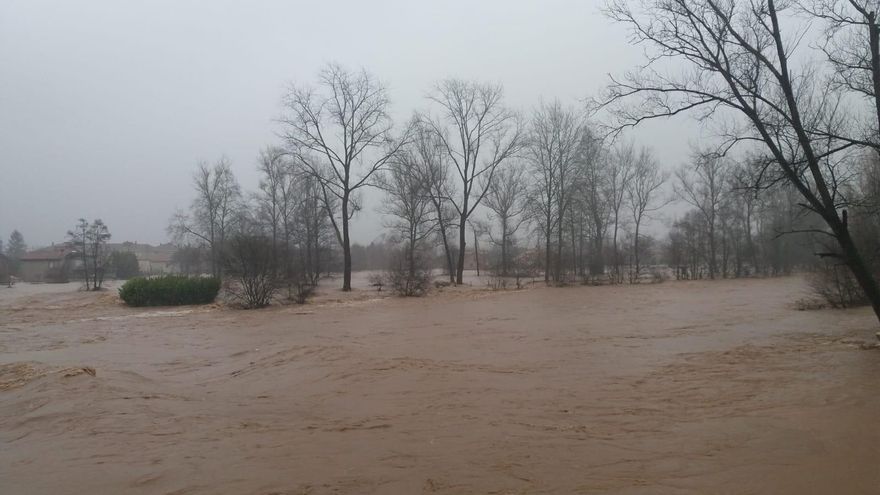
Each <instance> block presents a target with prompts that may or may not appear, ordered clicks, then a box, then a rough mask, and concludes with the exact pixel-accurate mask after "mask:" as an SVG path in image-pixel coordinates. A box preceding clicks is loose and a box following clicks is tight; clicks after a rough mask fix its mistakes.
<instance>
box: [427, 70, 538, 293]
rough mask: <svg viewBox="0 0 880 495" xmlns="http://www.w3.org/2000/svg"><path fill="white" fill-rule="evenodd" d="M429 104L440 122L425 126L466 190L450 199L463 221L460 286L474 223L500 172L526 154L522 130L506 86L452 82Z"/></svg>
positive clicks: (446, 82)
mask: <svg viewBox="0 0 880 495" xmlns="http://www.w3.org/2000/svg"><path fill="white" fill-rule="evenodd" d="M428 98H429V99H430V100H431V101H432V102H434V103H435V104H436V105H437V106H438V107H439V110H440V116H439V117H438V118H430V117H427V116H425V117H424V118H423V119H422V120H423V121H424V122H425V123H427V124H428V125H429V126H430V128H431V129H432V131H433V132H434V133H435V135H436V136H437V138H438V139H439V140H440V143H441V144H442V147H443V150H444V151H445V154H446V156H447V157H448V159H449V162H451V164H452V167H451V168H453V169H454V173H453V177H454V178H455V181H456V182H457V183H458V185H459V186H460V187H458V188H457V190H456V191H455V195H454V196H452V195H450V198H449V204H451V205H452V207H453V208H454V210H455V213H456V215H457V217H458V262H457V264H456V272H455V282H456V283H458V284H460V283H462V282H463V278H464V260H465V247H466V245H467V226H468V219H469V218H470V217H471V214H473V212H474V210H476V208H477V207H478V206H479V205H480V203H482V201H483V198H485V197H486V194H487V193H488V185H489V184H491V183H492V178H493V177H494V175H495V173H496V171H497V170H498V169H499V167H501V166H503V165H504V164H506V163H507V161H508V160H509V159H510V158H511V157H512V156H514V155H515V154H516V153H517V152H518V151H519V149H520V148H521V146H522V144H523V139H522V137H523V136H522V127H521V125H520V122H519V119H518V117H517V115H516V114H515V113H513V112H511V111H510V110H508V109H507V108H505V107H504V102H503V90H502V88H501V86H500V85H494V84H481V83H476V82H467V81H461V80H457V79H446V80H443V81H441V82H439V83H438V84H437V85H436V87H435V88H434V91H433V92H431V93H430V95H429V97H428Z"/></svg>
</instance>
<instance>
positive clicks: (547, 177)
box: [528, 101, 584, 282]
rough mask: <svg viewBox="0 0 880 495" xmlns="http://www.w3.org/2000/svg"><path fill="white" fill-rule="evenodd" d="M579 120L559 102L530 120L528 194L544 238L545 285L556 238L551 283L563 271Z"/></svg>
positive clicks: (544, 107) (545, 106) (580, 131)
mask: <svg viewBox="0 0 880 495" xmlns="http://www.w3.org/2000/svg"><path fill="white" fill-rule="evenodd" d="M583 130H584V124H583V119H582V118H581V116H580V115H579V114H578V113H577V112H576V111H574V110H572V109H566V108H564V107H563V106H562V105H561V104H560V103H559V101H554V102H553V103H552V104H541V105H540V106H539V107H538V108H537V109H536V110H535V111H534V114H533V116H532V122H531V129H530V139H529V147H528V156H529V161H530V163H531V175H532V183H533V184H534V186H533V189H532V191H531V194H530V198H531V204H532V209H533V215H534V217H535V218H536V220H538V225H539V227H540V229H541V230H542V231H543V234H544V281H545V282H549V281H550V274H551V268H550V265H551V263H550V258H551V253H552V246H551V245H552V240H553V236H554V234H555V235H556V266H555V270H554V275H553V276H554V279H555V280H557V281H558V280H559V278H560V276H561V270H562V267H561V265H562V236H563V225H564V221H565V213H566V211H568V210H569V206H570V203H571V201H572V199H573V197H574V194H573V192H572V187H574V186H575V185H576V184H578V181H579V177H578V175H577V174H578V171H579V168H578V163H577V151H578V145H579V144H580V140H581V138H582V135H583Z"/></svg>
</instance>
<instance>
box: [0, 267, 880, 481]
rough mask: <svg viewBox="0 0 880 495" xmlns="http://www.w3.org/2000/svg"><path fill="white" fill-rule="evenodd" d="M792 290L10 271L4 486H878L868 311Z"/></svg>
mask: <svg viewBox="0 0 880 495" xmlns="http://www.w3.org/2000/svg"><path fill="white" fill-rule="evenodd" d="M45 287H50V286H45ZM68 289H70V288H68ZM17 291H19V292H17ZM803 292H804V283H803V282H802V281H801V280H800V279H798V278H783V279H768V280H734V281H716V282H667V283H664V284H658V285H642V286H621V287H571V288H543V287H537V288H530V289H526V290H521V291H499V292H491V291H486V290H480V289H476V288H470V289H463V290H457V289H453V290H447V291H444V292H441V293H439V294H434V295H432V296H430V297H428V298H424V299H398V298H393V297H392V298H389V297H385V298H377V297H373V295H372V293H371V292H367V291H361V292H360V293H358V295H356V296H355V297H349V296H347V295H346V296H344V297H343V296H340V295H339V293H335V295H334V294H331V295H330V296H329V297H328V296H324V299H323V300H319V301H318V302H317V303H314V304H309V305H305V306H290V307H277V308H270V309H267V310H261V311H236V310H231V309H225V308H221V307H213V306H211V307H201V308H198V307H189V308H158V309H145V310H140V309H129V308H125V307H122V306H121V305H120V304H119V303H118V301H117V299H116V297H115V295H114V294H113V292H112V291H111V292H106V293H102V294H87V293H81V292H74V291H73V289H70V290H66V291H65V290H61V289H52V290H46V291H41V290H39V289H34V288H33V287H30V288H29V287H28V286H25V285H22V286H19V287H16V288H13V289H5V288H0V492H2V493H4V494H5V493H9V494H105V493H106V494H120V493H136V494H261V495H268V494H369V493H390V494H397V493H400V494H417V493H443V494H462V493H494V494H532V493H536V494H537V493H560V494H568V493H587V494H592V493H609V494H657V493H662V494H758V493H767V494H799V495H800V494H810V493H846V494H876V493H878V492H880V428H878V426H877V421H878V414H880V380H878V377H880V351H878V350H877V349H876V348H875V347H874V346H873V343H874V333H875V331H876V329H877V322H876V320H874V319H873V317H872V315H871V314H870V312H869V311H868V310H865V309H858V310H847V311H833V310H822V311H797V310H796V309H795V307H794V304H793V303H794V302H795V301H796V300H797V299H798V298H800V297H802V296H803V295H804V294H803ZM334 298H336V299H334Z"/></svg>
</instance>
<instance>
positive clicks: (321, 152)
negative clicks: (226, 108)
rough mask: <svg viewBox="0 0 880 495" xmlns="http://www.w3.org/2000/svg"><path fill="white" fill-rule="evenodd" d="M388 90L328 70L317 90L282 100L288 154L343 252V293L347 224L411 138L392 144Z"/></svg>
mask: <svg viewBox="0 0 880 495" xmlns="http://www.w3.org/2000/svg"><path fill="white" fill-rule="evenodd" d="M388 106H389V101H388V95H387V91H386V89H385V86H384V85H382V84H381V83H380V82H378V81H377V80H376V79H375V77H373V75H371V74H370V73H368V72H366V71H365V70H362V71H360V72H350V71H348V70H346V69H344V68H343V67H341V66H339V65H335V64H330V65H328V66H327V67H326V68H324V70H322V71H321V73H320V74H319V76H318V88H317V89H315V88H310V87H297V86H293V87H291V89H290V91H289V92H288V93H287V95H286V96H285V98H284V108H285V111H286V114H285V116H284V117H283V118H282V119H281V123H282V124H283V125H284V137H285V140H286V142H287V147H288V149H289V152H290V153H291V154H292V156H294V157H295V158H296V160H297V161H298V162H299V163H300V164H301V165H302V168H303V170H304V171H305V172H306V173H308V174H309V175H311V176H312V177H313V178H315V180H316V181H317V183H318V185H319V186H320V188H321V196H322V200H323V203H324V208H325V210H326V211H327V214H328V217H329V218H330V221H331V224H332V225H333V230H334V231H335V233H336V238H337V240H338V241H339V244H340V246H341V247H342V250H343V257H344V274H343V275H344V278H343V285H342V289H343V290H346V291H348V290H351V238H350V234H349V222H350V221H351V219H352V217H353V216H354V214H355V213H357V211H358V210H359V209H360V208H361V206H360V203H359V201H358V197H357V195H356V193H357V192H358V190H359V189H361V188H362V187H365V186H368V185H370V180H371V179H372V178H373V177H374V175H375V174H376V173H377V172H378V171H379V170H381V169H382V167H384V166H385V164H386V163H387V162H388V160H390V159H391V158H392V157H393V156H394V155H395V153H397V151H398V150H399V149H400V146H401V145H402V144H403V143H404V142H406V140H407V137H406V136H404V137H403V138H402V139H398V140H395V139H393V138H392V135H391V131H392V126H393V124H392V120H391V118H390V117H389V116H388Z"/></svg>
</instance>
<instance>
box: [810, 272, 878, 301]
mask: <svg viewBox="0 0 880 495" xmlns="http://www.w3.org/2000/svg"><path fill="white" fill-rule="evenodd" d="M810 288H811V289H812V291H813V294H814V295H815V296H817V297H818V298H819V299H820V300H822V301H825V303H826V304H827V305H828V306H830V307H832V308H852V307H855V306H864V305H866V304H868V299H867V298H866V297H865V293H864V292H863V291H862V289H861V287H859V284H858V282H856V279H855V277H853V275H852V273H850V271H849V268H847V267H846V266H843V265H836V264H831V263H829V264H826V265H825V266H823V267H821V268H820V269H819V270H818V271H817V272H816V273H814V274H812V276H811V277H810Z"/></svg>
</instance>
